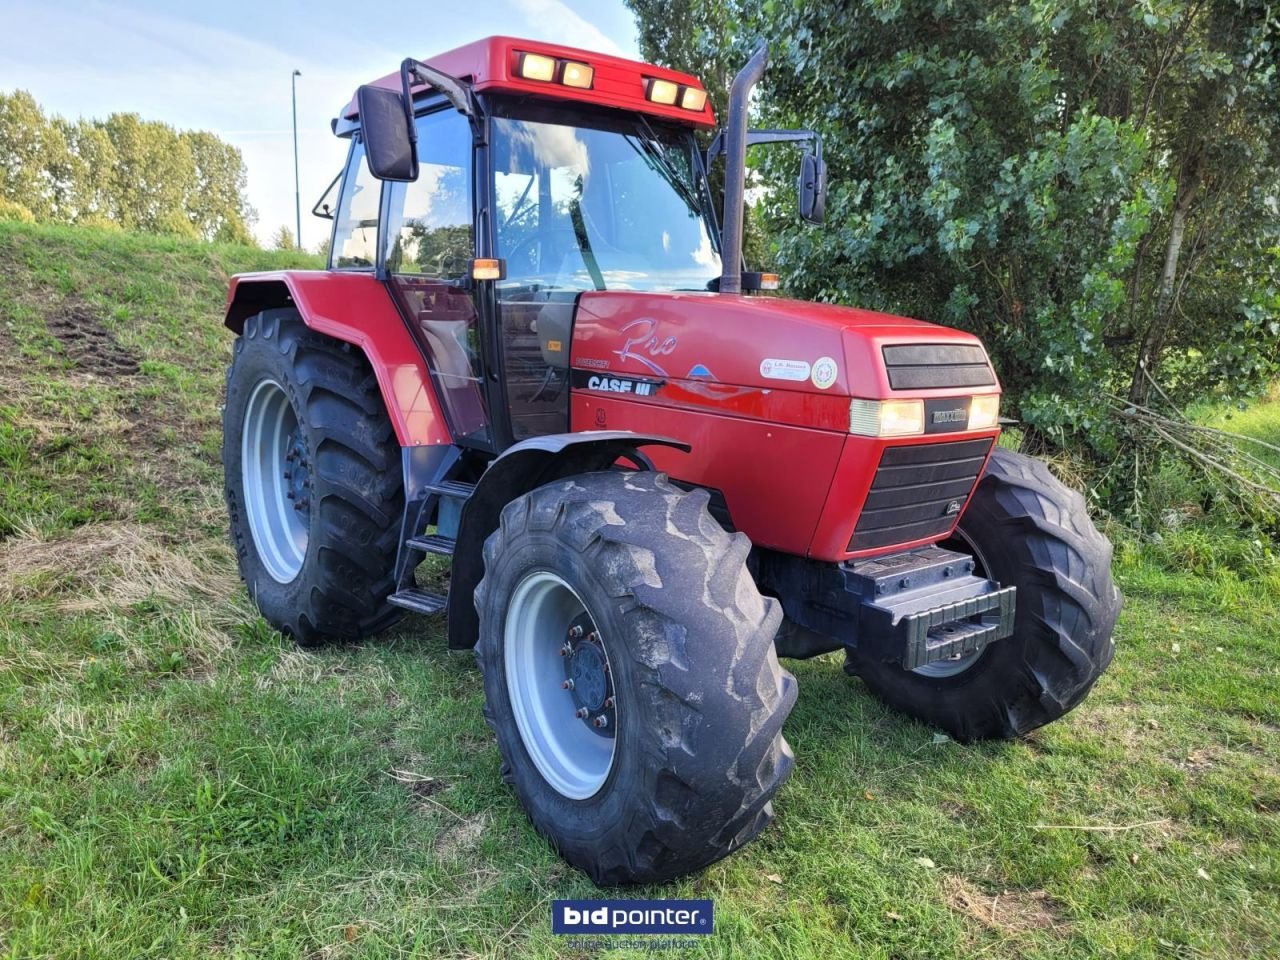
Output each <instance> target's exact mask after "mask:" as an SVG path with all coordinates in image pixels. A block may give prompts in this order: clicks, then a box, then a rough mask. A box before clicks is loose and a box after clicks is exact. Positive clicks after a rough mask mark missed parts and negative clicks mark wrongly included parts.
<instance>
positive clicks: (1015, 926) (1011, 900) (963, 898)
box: [942, 876, 1066, 934]
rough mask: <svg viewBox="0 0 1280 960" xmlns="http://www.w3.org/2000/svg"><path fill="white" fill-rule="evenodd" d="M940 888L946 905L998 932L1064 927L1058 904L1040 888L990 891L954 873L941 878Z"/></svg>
mask: <svg viewBox="0 0 1280 960" xmlns="http://www.w3.org/2000/svg"><path fill="white" fill-rule="evenodd" d="M942 889H943V896H944V898H945V900H946V904H947V906H948V907H950V908H951V909H952V910H954V911H956V912H957V913H963V914H964V915H965V916H967V917H970V918H971V919H973V920H976V921H978V923H980V924H982V925H983V926H984V927H987V928H988V929H991V930H995V931H997V932H999V933H1004V934H1018V933H1030V932H1033V931H1036V930H1053V931H1058V930H1061V929H1062V928H1064V927H1065V926H1066V922H1065V921H1064V920H1063V919H1062V916H1061V914H1060V911H1059V907H1058V905H1057V904H1056V903H1055V902H1054V901H1053V899H1052V898H1051V897H1050V896H1049V895H1048V894H1047V893H1045V892H1044V891H1043V890H1005V891H1002V892H1001V893H997V894H989V893H984V892H983V891H981V890H979V889H978V888H977V887H975V886H973V884H971V883H969V882H968V881H967V880H965V879H963V878H962V877H954V876H953V877H947V878H946V880H945V881H943V885H942Z"/></svg>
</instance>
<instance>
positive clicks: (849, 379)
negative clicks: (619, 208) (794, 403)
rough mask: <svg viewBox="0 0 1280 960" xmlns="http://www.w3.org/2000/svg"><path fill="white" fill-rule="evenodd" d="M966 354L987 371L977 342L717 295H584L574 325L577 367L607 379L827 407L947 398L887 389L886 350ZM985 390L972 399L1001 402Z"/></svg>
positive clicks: (934, 392)
mask: <svg viewBox="0 0 1280 960" xmlns="http://www.w3.org/2000/svg"><path fill="white" fill-rule="evenodd" d="M923 344H938V345H951V346H955V347H961V348H968V349H967V350H966V351H965V352H966V353H967V354H969V356H970V357H971V358H972V359H973V360H976V361H977V363H975V364H973V365H974V366H980V367H981V366H985V367H986V369H987V370H988V371H989V369H990V367H989V363H988V361H987V358H986V353H985V351H982V344H981V342H980V341H979V340H978V338H977V337H975V336H973V335H972V334H968V333H964V332H962V331H959V330H953V329H950V328H948V327H940V326H938V325H936V324H932V323H925V322H923V321H920V320H910V319H907V318H905V317H896V316H892V315H890V314H884V313H876V312H874V311H870V310H859V309H855V308H851V307H839V306H833V305H830V304H821V303H809V302H806V301H802V300H789V299H784V298H776V297H743V296H726V295H721V294H714V293H632V292H627V291H601V292H591V293H584V294H583V295H582V296H581V297H580V298H579V301H578V309H577V313H576V315H575V318H574V331H573V346H572V351H571V355H570V362H571V365H572V366H573V367H575V368H577V369H580V370H590V371H599V372H600V374H601V375H609V374H612V375H614V376H619V377H639V378H658V379H661V380H663V381H666V382H672V383H680V384H683V385H685V386H686V387H691V386H693V385H695V384H706V385H713V384H720V385H724V386H726V387H737V388H753V389H757V390H765V391H772V390H783V391H789V392H794V393H803V394H816V395H821V396H824V397H861V398H866V399H881V398H889V397H894V396H898V397H901V396H904V395H910V396H921V397H929V396H943V395H947V394H955V393H956V392H957V390H956V389H955V388H954V387H951V388H929V387H927V386H923V387H922V386H912V387H910V388H905V387H904V386H903V381H902V379H900V378H899V379H897V380H895V383H896V386H897V387H898V389H896V390H895V389H894V383H891V382H890V379H891V378H890V376H889V373H888V371H887V369H886V366H885V359H884V357H885V354H884V353H883V348H884V347H891V346H896V345H923ZM974 348H976V350H977V351H980V354H979V353H975V352H974ZM977 379H986V380H987V381H988V383H987V384H986V385H978V384H976V383H975V386H974V389H970V390H966V391H965V392H970V393H991V392H998V390H999V386H998V385H997V384H996V382H995V377H994V374H991V375H990V376H988V377H986V378H983V377H978V378H977Z"/></svg>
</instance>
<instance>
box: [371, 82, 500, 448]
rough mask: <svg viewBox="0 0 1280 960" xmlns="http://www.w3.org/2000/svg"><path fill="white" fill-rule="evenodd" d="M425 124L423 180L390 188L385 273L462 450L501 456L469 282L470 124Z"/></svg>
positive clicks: (459, 120)
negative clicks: (493, 450)
mask: <svg viewBox="0 0 1280 960" xmlns="http://www.w3.org/2000/svg"><path fill="white" fill-rule="evenodd" d="M416 123H417V132H418V163H419V170H420V172H419V174H418V179H417V180H415V181H413V182H412V183H392V182H388V183H386V184H384V187H383V218H382V223H383V229H382V237H381V244H382V256H381V267H382V271H383V273H384V275H385V276H386V279H387V284H388V287H389V288H390V290H391V293H392V296H393V297H394V299H395V301H396V304H397V306H398V307H399V308H400V311H401V313H402V314H403V316H404V318H405V321H406V322H407V323H408V324H409V327H410V329H411V331H412V332H413V334H414V335H415V336H416V337H417V338H418V341H419V343H420V344H421V346H422V348H423V353H424V354H425V356H426V361H427V367H428V369H429V370H430V371H431V376H432V379H433V381H434V383H435V387H436V392H437V395H438V396H439V397H440V401H441V404H442V405H443V406H444V414H445V417H446V418H447V420H448V422H449V427H450V430H451V432H452V434H453V438H454V442H455V443H457V444H459V445H461V446H467V447H475V448H479V449H482V450H492V449H494V445H495V437H494V431H493V428H492V419H491V415H490V410H489V409H488V403H487V399H486V394H485V390H484V360H483V355H484V351H483V349H482V340H481V330H480V311H479V310H478V309H477V304H476V298H475V295H474V293H473V292H472V289H473V286H474V285H473V284H472V283H471V282H470V279H469V278H470V266H471V259H472V258H473V257H474V256H475V255H476V254H475V203H474V189H473V161H472V157H473V152H474V151H473V139H472V132H471V126H470V123H469V122H468V120H467V118H466V117H464V116H463V115H462V114H460V113H458V112H457V111H456V110H454V109H453V108H452V107H444V108H442V109H439V110H434V111H432V112H429V113H425V114H423V115H421V116H419V117H418V118H417V121H416Z"/></svg>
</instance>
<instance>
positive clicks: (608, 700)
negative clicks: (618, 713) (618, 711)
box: [604, 697, 613, 710]
mask: <svg viewBox="0 0 1280 960" xmlns="http://www.w3.org/2000/svg"><path fill="white" fill-rule="evenodd" d="M604 708H605V709H606V710H612V709H613V697H605V698H604Z"/></svg>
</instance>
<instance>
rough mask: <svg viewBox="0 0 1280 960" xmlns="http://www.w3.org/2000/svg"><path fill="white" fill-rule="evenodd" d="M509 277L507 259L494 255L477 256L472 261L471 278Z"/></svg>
mask: <svg viewBox="0 0 1280 960" xmlns="http://www.w3.org/2000/svg"><path fill="white" fill-rule="evenodd" d="M506 278H507V261H505V260H499V259H497V258H493V257H476V258H475V259H474V260H472V261H471V279H473V280H505V279H506Z"/></svg>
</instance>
